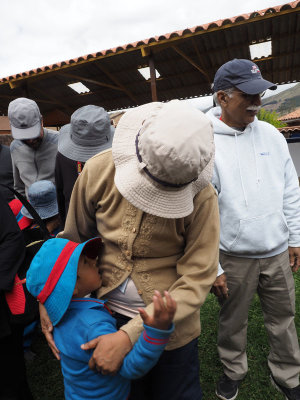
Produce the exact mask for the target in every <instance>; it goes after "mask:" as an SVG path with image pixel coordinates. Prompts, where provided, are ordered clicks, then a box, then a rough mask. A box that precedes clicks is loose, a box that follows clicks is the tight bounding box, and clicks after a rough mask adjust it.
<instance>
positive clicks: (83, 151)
mask: <svg viewBox="0 0 300 400" xmlns="http://www.w3.org/2000/svg"><path fill="white" fill-rule="evenodd" d="M113 135H114V127H113V126H111V128H110V137H109V138H108V140H107V141H105V142H103V143H102V144H100V145H92V146H80V145H78V144H76V143H74V142H73V140H72V139H71V124H68V125H65V126H64V127H63V128H62V129H61V132H60V133H59V135H58V151H59V152H60V153H61V154H62V155H63V156H65V157H67V158H69V159H71V160H74V161H80V162H86V161H87V160H88V159H90V158H91V157H93V156H95V155H96V154H98V153H100V152H101V151H104V150H107V149H110V148H111V146H112V141H113Z"/></svg>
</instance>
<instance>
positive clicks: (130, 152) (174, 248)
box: [41, 100, 219, 400]
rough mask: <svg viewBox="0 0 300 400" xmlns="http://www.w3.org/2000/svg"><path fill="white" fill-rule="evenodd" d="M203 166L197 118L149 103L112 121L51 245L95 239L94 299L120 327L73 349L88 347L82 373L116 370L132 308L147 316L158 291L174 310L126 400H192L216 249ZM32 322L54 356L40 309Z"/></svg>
mask: <svg viewBox="0 0 300 400" xmlns="http://www.w3.org/2000/svg"><path fill="white" fill-rule="evenodd" d="M213 159H214V143H213V132H212V127H211V125H210V122H209V121H208V119H207V118H206V117H205V116H204V114H203V113H201V112H200V111H198V110H196V109H194V108H193V107H191V106H189V105H188V104H186V103H183V102H180V101H178V100H174V101H171V102H169V103H158V102H157V103H150V104H145V105H143V106H140V107H137V108H135V109H132V110H130V111H128V112H127V113H126V114H125V115H124V116H123V117H122V119H121V120H120V122H119V124H118V126H117V129H116V131H115V136H114V139H113V144H112V150H107V151H104V152H102V153H100V154H98V155H96V156H94V157H93V158H91V159H90V160H89V161H88V162H87V163H86V165H85V168H84V170H83V172H82V173H81V175H80V176H79V178H78V180H77V182H76V184H75V186H74V190H73V193H72V198H71V202H70V208H69V212H68V216H67V220H66V225H65V230H64V232H62V234H60V237H64V238H67V239H69V240H73V241H75V242H83V241H85V240H87V239H89V238H91V237H94V236H96V235H100V237H101V238H102V240H103V243H104V253H103V258H102V260H101V266H102V267H101V273H102V278H103V286H102V287H101V289H100V290H99V291H98V293H97V297H99V298H104V299H107V304H108V306H109V307H110V309H111V310H112V311H113V313H114V315H115V317H116V319H117V322H118V326H119V328H120V330H119V331H118V332H117V333H114V334H110V335H105V336H102V337H99V338H97V339H94V341H92V342H89V343H87V344H85V345H84V346H83V347H82V348H83V349H84V350H88V349H94V348H95V347H96V349H95V351H94V353H93V356H92V358H91V359H90V367H91V368H96V369H97V370H98V371H99V372H101V373H103V374H111V373H114V372H115V371H116V370H118V369H119V367H120V365H121V363H122V360H123V358H124V356H125V354H126V353H127V352H128V351H129V350H130V349H131V347H132V345H133V344H134V343H135V342H136V340H137V338H138V336H139V334H140V332H141V331H142V321H141V319H140V317H139V316H138V311H137V308H138V307H146V310H147V311H149V312H152V297H153V293H154V292H155V290H158V291H159V292H161V293H163V292H164V291H165V290H168V291H169V292H170V293H171V295H172V297H173V298H174V299H175V300H176V302H177V312H176V315H175V319H174V322H175V332H174V334H173V335H172V337H171V339H170V342H169V344H168V346H167V350H166V351H165V352H164V354H163V355H162V357H161V359H160V361H159V362H158V364H157V365H156V366H155V367H154V368H153V369H152V370H151V372H150V373H149V374H148V375H147V376H146V377H145V378H142V380H139V381H136V382H133V385H132V393H131V396H130V399H134V400H144V399H153V400H154V399H155V400H162V399H168V398H170V399H171V398H172V399H178V400H179V399H183V398H184V399H187V400H200V399H201V398H202V393H201V388H200V385H199V362H198V351H197V338H198V336H199V334H200V316H199V310H200V306H201V305H202V304H203V302H204V300H205V298H206V296H207V294H208V292H209V290H210V288H211V285H212V283H213V282H214V280H215V277H216V273H217V265H218V244H219V215H218V204H217V198H216V194H215V191H214V189H213V188H212V186H211V185H210V183H209V182H210V180H211V175H212V168H213ZM41 320H42V329H43V332H44V333H45V335H46V338H47V340H48V342H49V344H50V346H51V348H52V350H53V352H54V354H56V356H59V352H58V349H57V348H56V346H55V343H54V342H53V338H52V335H51V330H52V329H53V328H52V325H51V322H50V321H49V319H48V318H47V316H46V315H45V313H44V310H41ZM124 400H125V399H124Z"/></svg>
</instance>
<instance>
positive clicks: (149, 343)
mask: <svg viewBox="0 0 300 400" xmlns="http://www.w3.org/2000/svg"><path fill="white" fill-rule="evenodd" d="M144 328H145V330H144V331H143V332H142V333H141V336H140V337H139V340H138V341H137V342H136V343H135V345H134V347H133V349H132V350H131V351H130V352H129V353H128V354H127V356H126V357H125V358H124V361H123V365H122V367H121V369H120V371H119V372H120V375H122V376H123V377H124V378H127V379H137V378H140V377H142V376H143V375H145V374H146V373H147V372H149V371H150V369H151V368H153V367H154V365H155V364H156V363H157V361H158V359H159V357H160V355H161V354H162V352H163V351H164V349H165V347H166V345H167V343H168V341H169V337H170V334H171V333H172V332H173V330H174V325H173V324H172V325H171V328H170V329H169V330H164V331H163V330H159V329H155V328H151V327H150V326H147V325H144Z"/></svg>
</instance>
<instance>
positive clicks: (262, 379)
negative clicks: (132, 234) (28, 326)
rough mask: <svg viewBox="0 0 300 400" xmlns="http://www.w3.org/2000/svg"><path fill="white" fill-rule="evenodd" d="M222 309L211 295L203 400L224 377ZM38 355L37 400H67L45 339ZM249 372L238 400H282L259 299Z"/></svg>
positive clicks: (299, 295) (299, 320) (31, 374)
mask: <svg viewBox="0 0 300 400" xmlns="http://www.w3.org/2000/svg"><path fill="white" fill-rule="evenodd" d="M294 277H295V282H296V299H297V303H296V314H297V315H296V326H297V330H298V336H299V335H300V272H298V274H294ZM218 312H219V305H218V302H217V301H216V299H215V298H214V296H213V295H209V296H208V298H207V300H206V302H205V304H204V306H203V307H202V309H201V321H202V334H201V336H200V340H199V360H200V370H201V373H200V380H201V385H202V389H203V392H204V397H203V400H215V399H216V396H215V394H214V393H215V383H216V381H217V380H218V378H219V376H220V375H221V374H222V367H221V364H220V362H219V360H218V355H217V346H216V338H217V323H218ZM33 351H34V352H36V353H37V356H36V358H35V359H34V361H31V362H29V363H28V365H27V368H28V379H29V384H30V387H31V389H32V393H33V395H34V399H35V400H63V399H64V396H63V384H62V377H61V372H60V367H59V362H58V361H57V360H55V359H54V357H52V355H51V354H50V350H49V348H48V346H47V344H46V343H45V341H44V339H43V337H42V336H40V335H39V336H38V337H37V339H36V341H35V342H34V344H33ZM247 353H248V363H249V372H248V375H247V377H246V379H245V380H244V381H243V382H242V384H241V386H240V390H239V396H238V400H277V399H278V400H280V399H283V396H282V395H281V394H279V393H278V392H277V391H276V390H275V389H273V387H272V386H271V384H270V380H269V371H268V367H267V355H268V342H267V336H266V332H265V329H264V324H263V318H262V313H261V309H260V304H259V300H258V298H255V300H254V302H253V304H252V306H251V309H250V313H249V327H248V347H247ZM112 400H113V399H112ZM166 400H168V399H166Z"/></svg>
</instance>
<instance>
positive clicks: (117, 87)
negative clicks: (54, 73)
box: [58, 71, 124, 91]
mask: <svg viewBox="0 0 300 400" xmlns="http://www.w3.org/2000/svg"><path fill="white" fill-rule="evenodd" d="M58 74H59V75H63V76H66V77H68V78H72V79H77V80H79V81H83V82H89V83H92V84H94V85H97V86H104V87H108V88H110V89H114V90H120V91H124V90H123V89H122V88H121V87H119V86H114V85H110V84H109V83H105V82H99V81H96V80H95V79H90V78H85V77H83V76H80V75H74V74H69V73H68V72H64V71H58Z"/></svg>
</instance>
